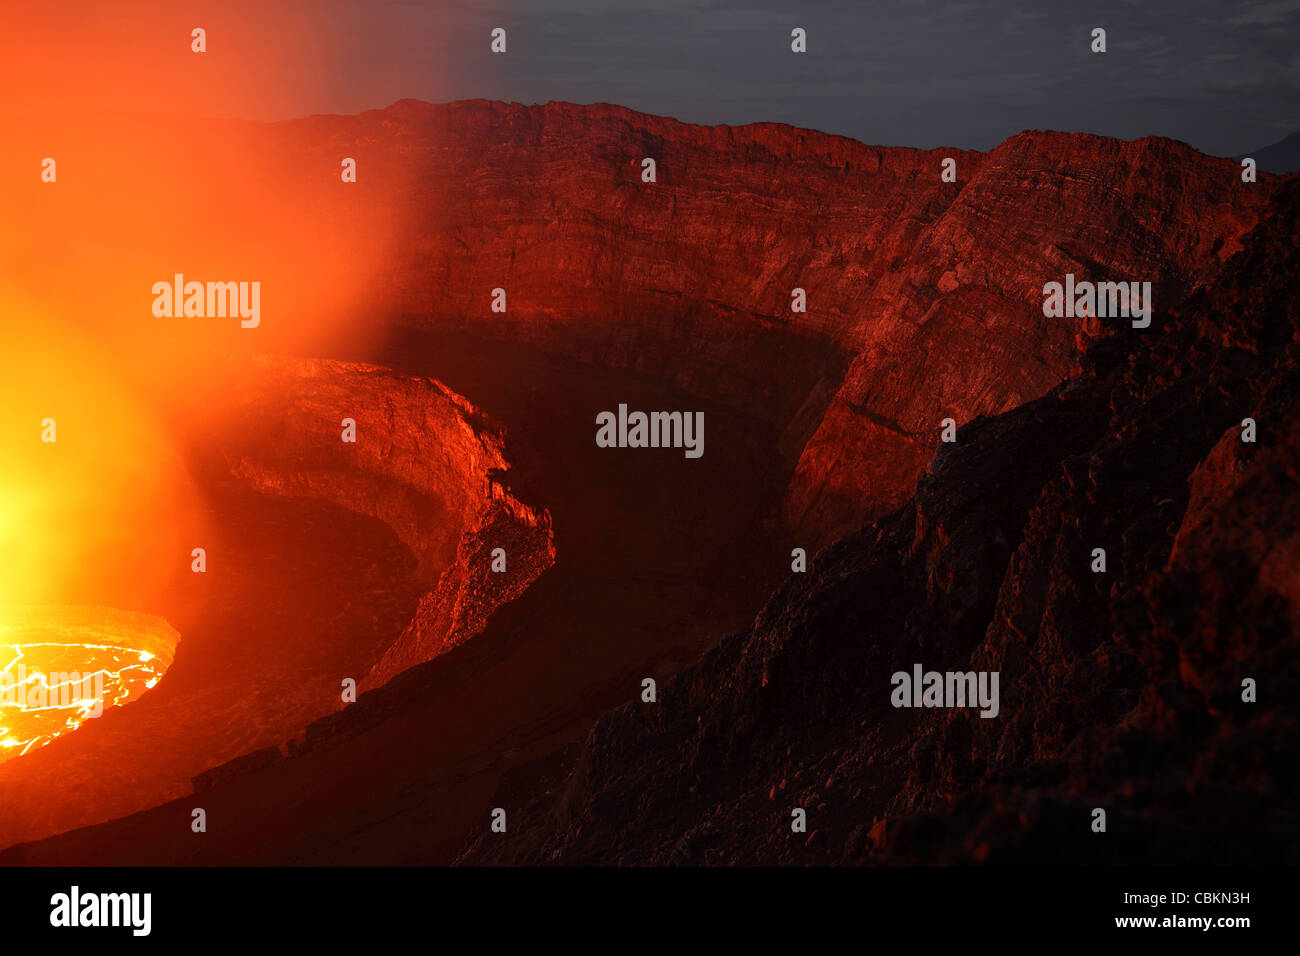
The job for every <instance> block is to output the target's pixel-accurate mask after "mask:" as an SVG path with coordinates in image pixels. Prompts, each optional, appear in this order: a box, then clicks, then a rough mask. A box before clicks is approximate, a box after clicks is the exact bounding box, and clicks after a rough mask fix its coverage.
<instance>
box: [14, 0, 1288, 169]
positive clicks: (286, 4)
mask: <svg viewBox="0 0 1300 956" xmlns="http://www.w3.org/2000/svg"><path fill="white" fill-rule="evenodd" d="M22 11H26V12H22ZM60 11H62V13H60ZM15 16H17V17H19V23H18V25H17V26H15V24H14V22H13V20H12V18H11V21H10V24H9V26H10V29H9V31H8V33H9V34H10V36H11V39H12V40H13V41H14V49H13V50H12V51H11V55H9V56H7V57H6V59H7V60H9V61H10V62H11V64H16V65H11V72H15V73H16V74H17V75H15V76H14V77H13V84H12V85H11V91H10V94H9V95H10V97H11V98H12V97H13V96H14V95H16V94H14V93H13V92H12V91H13V90H14V89H18V88H23V89H31V88H36V89H42V88H45V87H54V88H56V89H57V88H58V87H59V84H62V85H63V86H64V87H67V90H62V89H60V90H59V91H60V92H67V93H68V94H69V95H74V96H77V97H81V98H83V99H84V98H87V97H94V96H96V95H100V96H101V97H102V98H105V99H107V98H110V97H111V98H112V99H113V101H114V102H115V103H118V104H128V105H130V106H131V107H132V108H136V109H142V110H148V109H157V110H160V111H168V110H175V109H182V108H183V109H198V110H203V111H205V112H207V113H208V115H229V114H230V113H237V114H239V115H244V116H248V117H249V118H256V119H281V118H286V117H290V116H302V115H306V114H310V113H353V112H358V111H360V110H364V109H371V108H375V107H381V106H387V105H388V104H390V103H392V102H393V101H394V100H397V99H401V98H403V97H415V98H419V99H426V100H432V101H436V102H441V101H447V100H454V99H465V98H474V97H484V98H492V99H506V100H513V101H517V102H524V103H539V102H540V103H544V102H546V101H548V100H553V99H554V100H568V101H571V102H577V103H593V102H600V101H606V102H613V103H618V104H621V105H624V106H630V107H632V108H634V109H640V110H645V111H647V112H652V113H660V114H666V115H670V116H675V117H677V118H679V119H683V120H688V121H692V122H698V123H708V124H713V123H731V124H739V123H748V122H755V121H775V122H783V123H790V124H793V125H796V126H804V127H810V128H813V129H819V130H824V131H827V132H833V133H841V134H844V135H847V136H852V137H854V138H857V139H861V140H865V141H867V142H870V143H878V144H884V145H906V146H922V147H931V146H940V145H949V146H964V147H974V148H980V149H984V148H988V147H990V146H993V145H995V144H997V143H999V142H1001V141H1002V140H1003V139H1005V138H1006V137H1007V136H1010V135H1012V134H1014V133H1016V132H1019V131H1020V130H1022V129H1026V128H1051V129H1061V130H1068V131H1086V132H1095V133H1102V134H1106V135H1111V136H1119V137H1123V138H1134V137H1139V136H1146V135H1152V134H1158V135H1163V136H1171V137H1174V138H1176V139H1181V140H1185V141H1187V142H1189V143H1191V144H1192V145H1194V146H1196V147H1198V148H1199V149H1202V150H1204V151H1206V152H1210V153H1218V154H1225V155H1231V154H1235V153H1240V152H1244V151H1247V150H1253V149H1256V148H1258V147H1261V146H1265V145H1268V144H1270V143H1273V142H1275V141H1276V140H1278V139H1280V138H1282V137H1283V136H1285V135H1286V134H1288V133H1291V132H1294V131H1296V130H1298V129H1300V42H1298V41H1300V0H1259V2H1253V0H1244V2H1242V0H1239V2H1232V0H1219V2H1207V0H1134V2H1116V0H1102V2H1091V3H1085V2H1076V0H1024V2H1013V0H992V2H980V3H974V2H963V0H856V2H850V0H814V2H802V3H801V2H797V0H192V2H185V0H120V2H115V3H113V4H104V3H102V0H100V2H95V3H91V2H89V0H65V3H64V4H62V5H60V4H54V5H44V4H42V5H34V6H31V7H24V8H20V12H19V13H18V14H16V15H15ZM197 24H202V25H205V26H206V27H207V28H208V29H209V33H210V45H211V51H210V53H209V55H208V56H207V57H204V58H196V57H192V56H190V54H189V50H188V43H189V39H188V32H189V28H190V26H191V25H197ZM495 26H501V27H505V28H506V29H507V30H508V36H509V50H508V52H507V53H506V55H504V56H498V55H493V54H492V53H490V52H489V49H488V43H489V31H490V30H491V28H492V27H495ZM796 26H801V27H804V28H805V29H806V30H807V32H808V52H807V53H806V54H802V55H796V54H794V53H791V52H790V31H791V29H792V28H793V27H796ZM1098 26H1100V27H1104V28H1105V29H1106V30H1107V34H1108V47H1109V52H1107V53H1106V54H1104V55H1095V54H1093V53H1091V52H1089V44H1090V33H1091V31H1092V29H1093V28H1094V27H1098ZM74 44H76V45H74ZM51 67H55V68H54V69H51ZM96 67H98V72H96ZM3 70H4V67H3V66H2V65H0V73H2V72H3ZM133 73H134V74H135V75H136V79H137V81H138V82H137V83H136V85H135V86H131V85H130V84H129V83H127V82H126V80H123V79H122V77H127V76H129V75H131V74H133ZM38 78H39V82H38ZM187 83H188V84H190V85H189V86H186V85H185V84H187ZM6 85H9V84H6ZM5 95H6V94H5V93H4V92H3V91H0V103H3V102H4V98H5ZM185 96H187V97H189V98H188V99H183V97H185ZM223 97H225V98H226V100H227V104H226V105H223V102H222V99H223ZM177 104H181V105H177ZM229 104H237V105H229Z"/></svg>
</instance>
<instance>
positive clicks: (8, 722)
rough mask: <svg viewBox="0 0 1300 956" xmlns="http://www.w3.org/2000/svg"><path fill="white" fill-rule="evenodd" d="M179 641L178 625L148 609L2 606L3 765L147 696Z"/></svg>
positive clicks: (0, 747)
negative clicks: (143, 610)
mask: <svg viewBox="0 0 1300 956" xmlns="http://www.w3.org/2000/svg"><path fill="white" fill-rule="evenodd" d="M179 642H180V634H179V633H178V632H177V631H176V629H175V628H173V627H172V626H171V625H170V624H168V623H167V622H166V621H164V620H163V619H162V618H160V617H154V616H153V615H150V614H140V613H136V612H133V611H122V610H118V609H117V608H111V607H88V606H77V605H66V606H65V605H28V606H19V607H3V608H0V763H3V762H4V761H6V760H11V759H13V758H14V757H20V756H22V755H23V754H26V753H29V752H30V751H32V750H34V749H36V748H38V747H44V746H45V745H46V744H48V743H49V742H50V741H52V740H54V738H56V737H59V736H62V735H63V734H67V733H71V732H72V731H74V730H76V729H77V728H78V727H80V726H81V725H82V724H83V723H85V722H86V721H87V720H93V719H95V718H97V717H100V716H101V715H102V714H103V712H104V711H105V710H106V709H108V708H110V707H118V706H121V705H123V704H128V703H131V702H132V701H134V700H136V699H138V698H139V697H141V696H143V695H144V694H145V693H146V692H147V691H148V690H150V689H152V688H153V687H154V686H155V685H157V683H158V682H159V681H160V680H162V677H163V675H164V674H165V673H167V669H168V668H169V667H171V664H172V660H173V659H174V657H175V655H176V645H177V644H178V643H179Z"/></svg>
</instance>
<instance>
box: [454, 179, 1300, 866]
mask: <svg viewBox="0 0 1300 956" xmlns="http://www.w3.org/2000/svg"><path fill="white" fill-rule="evenodd" d="M1297 239H1300V184H1290V185H1288V186H1287V187H1286V188H1285V189H1284V190H1283V191H1282V192H1281V193H1280V194H1279V195H1278V197H1277V199H1276V201H1275V204H1274V208H1273V210H1272V212H1271V213H1270V214H1269V216H1268V217H1267V218H1266V219H1265V221H1263V222H1262V223H1261V225H1260V226H1259V227H1258V228H1256V229H1255V230H1254V231H1253V232H1252V233H1251V235H1250V236H1249V237H1248V238H1247V239H1246V240H1245V243H1244V249H1243V250H1242V251H1241V252H1240V253H1239V254H1237V255H1236V256H1235V258H1233V259H1232V260H1231V261H1230V263H1229V264H1228V266H1227V267H1226V268H1225V269H1224V271H1223V273H1222V274H1221V275H1220V277H1219V278H1218V279H1217V280H1216V281H1215V282H1214V283H1212V284H1211V285H1210V286H1208V287H1207V288H1204V289H1201V290H1198V291H1196V292H1195V293H1193V294H1192V295H1191V296H1190V297H1189V298H1188V299H1187V300H1186V301H1185V302H1184V303H1183V304H1182V306H1181V307H1179V308H1178V309H1176V310H1172V311H1170V312H1169V313H1168V314H1167V318H1166V320H1165V321H1164V322H1163V323H1161V324H1160V325H1158V326H1153V328H1152V329H1150V330H1147V331H1145V332H1141V331H1136V330H1132V329H1125V328H1123V327H1119V328H1115V329H1114V330H1113V331H1114V334H1113V335H1110V336H1107V337H1104V338H1103V339H1102V340H1100V341H1098V342H1097V343H1095V344H1094V345H1093V346H1092V347H1091V348H1090V349H1089V350H1088V352H1087V354H1086V356H1085V358H1084V362H1083V369H1082V372H1081V374H1080V375H1078V376H1077V377H1074V378H1072V379H1071V380H1069V381H1068V382H1066V383H1065V384H1063V385H1062V386H1060V387H1058V388H1055V389H1053V390H1052V391H1051V392H1049V393H1048V394H1047V395H1045V396H1043V397H1041V398H1038V399H1036V400H1034V401H1031V402H1028V403H1026V404H1024V405H1022V406H1020V407H1018V408H1016V409H1014V410H1012V411H1011V412H1008V413H1005V414H1003V415H1000V416H997V417H992V418H989V417H980V418H977V419H976V420H974V421H973V422H971V423H970V424H969V425H967V427H965V428H963V429H962V430H961V431H960V432H959V435H958V441H957V442H956V443H955V444H952V445H948V446H945V447H944V449H943V450H942V451H941V452H940V453H939V454H937V455H936V456H935V457H934V458H933V460H932V461H931V462H930V464H929V467H928V469H927V472H926V474H925V475H924V476H923V478H922V479H921V480H920V482H919V484H918V485H917V487H916V489H915V492H914V494H913V495H912V496H911V497H910V499H909V500H908V501H907V502H906V504H905V505H904V506H903V507H901V508H900V509H899V510H897V511H895V512H893V513H891V514H890V515H888V516H886V517H884V518H882V519H881V520H879V521H877V522H875V523H874V524H872V525H869V526H868V527H866V528H864V529H862V530H861V531H860V532H858V533H856V534H853V535H851V536H849V537H847V538H845V539H844V540H842V541H840V542H839V543H837V544H836V545H834V546H833V547H831V548H829V549H827V550H825V551H823V552H822V553H820V554H819V555H818V556H817V558H816V559H815V561H813V563H812V565H811V567H810V568H809V571H808V573H807V574H805V575H794V576H792V578H791V579H790V580H789V581H788V583H787V584H786V585H785V586H784V587H783V588H782V589H781V590H780V591H779V592H778V593H777V594H776V595H775V596H774V598H773V599H772V601H771V602H770V603H769V605H768V606H767V608H766V609H765V610H764V611H763V613H762V614H761V615H760V616H759V618H758V620H757V621H756V623H755V626H754V628H753V629H752V630H751V631H749V632H746V633H741V634H736V635H734V636H732V637H730V638H728V639H727V640H726V641H724V642H723V643H722V644H721V645H720V646H719V647H718V648H717V649H716V650H714V651H712V652H710V653H709V654H708V655H706V657H705V658H704V659H703V660H702V661H701V662H700V663H699V664H698V665H697V666H695V667H692V668H689V669H687V670H686V671H684V672H683V673H682V674H681V675H680V676H679V677H678V678H677V679H676V680H674V681H673V682H672V683H671V684H669V685H668V686H667V687H665V688H663V689H662V690H661V694H660V701H659V702H658V703H657V704H644V703H642V704H637V705H628V706H625V707H623V708H621V709H619V710H617V711H614V712H612V713H611V714H609V715H608V716H607V717H605V718H603V719H602V720H601V721H600V722H599V723H598V724H597V726H596V727H595V728H594V729H593V731H592V732H591V734H590V735H589V737H588V738H587V740H586V742H585V744H584V746H583V747H582V748H581V750H580V752H579V753H578V754H577V755H576V757H574V758H573V766H574V769H573V772H572V773H571V774H570V776H569V777H568V778H567V779H566V780H565V781H564V782H563V783H562V784H560V785H559V786H557V787H555V788H554V789H552V790H550V791H549V792H546V793H545V794H544V795H542V796H540V797H538V798H537V799H536V800H535V801H534V802H533V803H532V804H531V805H530V806H529V808H528V810H527V811H526V812H522V813H519V814H517V815H516V818H515V820H516V822H515V823H514V824H512V832H513V836H512V837H511V839H509V840H501V839H491V838H489V837H487V836H485V837H483V838H480V839H478V840H477V841H476V842H475V843H474V844H472V845H471V847H470V849H469V851H468V853H467V854H466V855H465V857H464V858H463V859H464V861H465V862H471V863H484V862H531V863H550V862H559V863H581V862H596V861H611V860H617V861H621V862H624V863H670V862H679V863H753V862H765V863H770V862H787V863H789V862H805V863H814V862H822V863H825V862H850V863H857V862H862V863H935V862H977V861H983V862H996V863H1014V862H1029V861H1032V862H1046V861H1049V860H1050V861H1054V862H1065V863H1081V862H1119V863H1123V862H1133V861H1134V860H1139V859H1140V860H1152V861H1154V860H1159V861H1161V862H1168V863H1173V862H1190V861H1211V860H1212V861H1215V862H1218V863H1224V862H1236V861H1240V862H1253V863H1256V864H1258V863H1260V862H1264V861H1276V862H1288V863H1292V864H1294V863H1295V862H1296V849H1295V848H1296V847H1297V846H1298V845H1300V843H1298V842H1297V836H1300V815H1297V813H1296V807H1297V805H1300V804H1297V799H1296V798H1297V796H1300V778H1298V777H1297V773H1296V769H1295V763H1294V759H1293V756H1292V755H1293V754H1294V751H1295V748H1296V746H1297V744H1298V743H1300V725H1298V724H1297V721H1296V718H1295V715H1294V712H1293V708H1291V707H1290V706H1289V705H1290V701H1291V700H1292V698H1293V696H1294V694H1295V693H1296V692H1297V689H1298V688H1300V664H1297V654H1296V651H1297V649H1298V645H1300V592H1298V591H1297V583H1296V582H1297V580H1300V578H1298V577H1297V568H1298V567H1300V510H1298V509H1300V494H1297V489H1300V474H1297V467H1296V462H1297V461H1300V456H1298V454H1297V453H1298V452H1300V416H1298V415H1297V413H1298V412H1300V309H1297V304H1296V300H1295V298H1294V291H1295V277H1296V276H1297V275H1298V274H1300V253H1298V252H1297V249H1300V244H1298V243H1297ZM1248 418H1249V419H1252V420H1253V421H1254V422H1255V423H1256V426H1257V428H1258V436H1257V441H1255V442H1246V441H1243V440H1242V436H1243V422H1244V420H1245V419H1248ZM1096 548H1103V549H1105V553H1106V566H1105V570H1104V571H1101V570H1096V569H1095V568H1096V565H1095V562H1096V554H1095V551H1094V549H1096ZM916 663H921V664H923V665H924V666H925V668H926V669H934V670H940V671H944V670H960V671H966V670H974V671H998V672H999V673H1000V687H1001V693H1000V697H1001V701H1000V713H999V714H998V716H997V717H995V718H993V719H983V718H981V717H979V716H978V714H977V713H976V712H975V711H974V710H969V709H960V708H958V709H920V710H918V709H907V708H895V707H892V706H891V704H890V696H891V690H892V682H891V675H892V674H893V673H894V672H896V671H908V672H910V671H911V669H912V667H913V665H914V664H916ZM1247 680H1251V681H1254V682H1255V684H1256V685H1257V689H1256V693H1257V695H1258V696H1257V699H1255V700H1254V702H1251V701H1249V700H1247V699H1246V698H1247V697H1248V696H1249V695H1248V694H1247V693H1246V692H1245V691H1244V689H1243V688H1244V683H1243V682H1245V681H1247ZM502 789H503V791H506V790H507V789H508V787H507V786H506V785H505V784H503V788H502ZM795 807H800V808H804V809H805V810H806V811H807V815H808V825H807V832H805V833H798V834H796V833H793V832H792V830H791V812H792V808H795ZM1095 808H1101V809H1104V810H1106V812H1107V814H1108V827H1107V831H1106V832H1105V833H1095V832H1093V831H1092V828H1091V824H1092V820H1093V816H1092V814H1093V811H1094V809H1095ZM1247 821H1249V824H1247Z"/></svg>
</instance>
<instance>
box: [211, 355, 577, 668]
mask: <svg viewBox="0 0 1300 956" xmlns="http://www.w3.org/2000/svg"><path fill="white" fill-rule="evenodd" d="M233 394H234V395H236V396H237V397H236V399H235V405H236V407H235V409H234V410H233V411H232V412H231V413H230V414H229V418H228V419H227V421H226V423H225V426H224V430H223V433H222V438H221V443H222V447H223V450H224V453H225V455H226V458H227V459H228V462H229V467H230V471H231V474H232V475H233V476H234V477H235V478H236V479H237V480H239V481H240V482H241V483H242V484H244V485H246V486H248V487H251V488H255V489H257V490H259V491H262V492H265V493H270V494H274V495H280V496H285V497H295V498H316V499H321V500H325V501H330V502H332V503H334V504H337V505H340V506H341V507H344V508H347V509H348V510H349V511H353V512H356V513H359V514H364V515H368V516H370V517H372V518H378V519H379V520H381V521H383V522H384V523H385V524H387V525H388V526H389V527H391V528H392V529H393V530H394V531H395V532H396V533H397V535H398V537H399V538H401V539H402V541H403V542H404V543H405V544H406V545H407V546H408V547H409V548H410V549H411V551H412V552H413V554H414V555H415V557H416V559H417V560H418V561H419V565H420V567H419V573H420V574H421V575H422V576H423V577H424V578H425V580H427V581H428V582H429V593H428V594H426V595H425V596H424V598H423V599H422V600H421V602H420V606H419V609H418V610H417V611H416V614H415V616H414V618H413V619H412V621H411V623H410V624H409V625H408V627H407V628H406V630H405V631H404V632H403V634H402V636H401V637H400V638H399V639H398V640H397V642H396V643H394V645H393V646H392V647H391V648H389V649H388V651H387V652H385V655H384V657H383V658H382V659H381V660H380V661H379V662H378V663H377V664H376V665H375V666H374V668H372V670H371V671H370V673H369V674H368V675H367V677H366V679H365V680H364V681H363V682H362V686H364V687H374V686H378V685H379V684H382V683H383V682H384V681H386V680H388V679H389V678H391V677H392V676H394V675H395V674H397V673H399V672H400V671H402V670H404V669H406V668H407V667H411V666H413V665H415V664H418V663H420V662H421V661H424V660H428V659H430V658H431V657H434V656H435V655H437V654H439V653H441V652H442V651H443V650H446V649H447V648H449V647H454V646H455V645H456V644H459V643H460V642H461V641H464V640H466V639H468V638H469V637H472V636H473V635H475V634H477V633H478V632H479V631H481V630H482V628H483V626H484V624H485V623H486V621H487V618H488V616H489V615H490V614H491V613H492V611H493V610H495V609H496V608H497V607H498V606H500V605H501V604H503V603H505V602H506V601H510V600H513V599H514V598H516V597H518V596H519V595H520V594H522V593H523V591H524V589H526V588H527V587H528V585H529V584H531V583H532V582H533V581H534V580H535V579H536V578H537V576H538V575H539V574H541V573H542V572H543V571H545V570H546V569H547V568H549V567H550V566H551V565H552V564H554V562H555V547H554V541H553V537H552V534H551V519H550V516H549V515H548V514H547V513H546V512H545V511H543V510H538V509H535V508H532V507H529V506H528V505H526V504H524V503H522V502H520V501H519V500H517V499H516V498H514V497H513V496H512V495H511V494H510V492H509V490H508V488H507V487H506V486H505V485H504V484H503V483H502V482H503V481H504V480H505V479H504V478H503V477H502V476H504V475H505V474H506V473H507V472H508V471H509V462H508V461H507V460H506V457H505V452H504V446H505V430H504V428H503V426H501V425H500V424H499V423H497V422H495V421H493V420H492V419H491V418H490V417H488V416H487V415H486V414H484V413H483V412H482V411H481V410H480V409H478V408H476V407H475V406H474V405H472V404H471V403H470V402H469V401H467V400H466V399H465V398H463V397H462V396H460V395H457V394H456V393H455V392H453V391H451V390H450V389H448V388H447V387H446V386H444V385H442V384H441V383H440V382H437V381H434V380H432V379H426V378H417V377H412V376H403V375H398V374H395V373H393V372H390V371H388V370H386V369H382V368H378V367H375V366H369V365H362V364H356V363H343V362H332V361H325V360H316V359H291V358H274V359H271V358H265V357H263V358H259V359H257V360H255V361H254V362H253V363H252V364H251V365H250V366H249V367H248V369H247V371H246V373H245V375H244V376H243V378H242V379H241V380H240V381H239V382H238V384H237V385H236V387H235V389H234V391H233ZM238 396H242V399H241V398H240V397H238ZM271 410H273V411H271ZM349 429H350V431H349ZM345 435H346V437H347V438H348V439H349V440H345ZM498 549H499V554H500V559H499V561H498V565H497V568H496V569H495V570H494V568H493V554H494V552H498Z"/></svg>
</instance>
